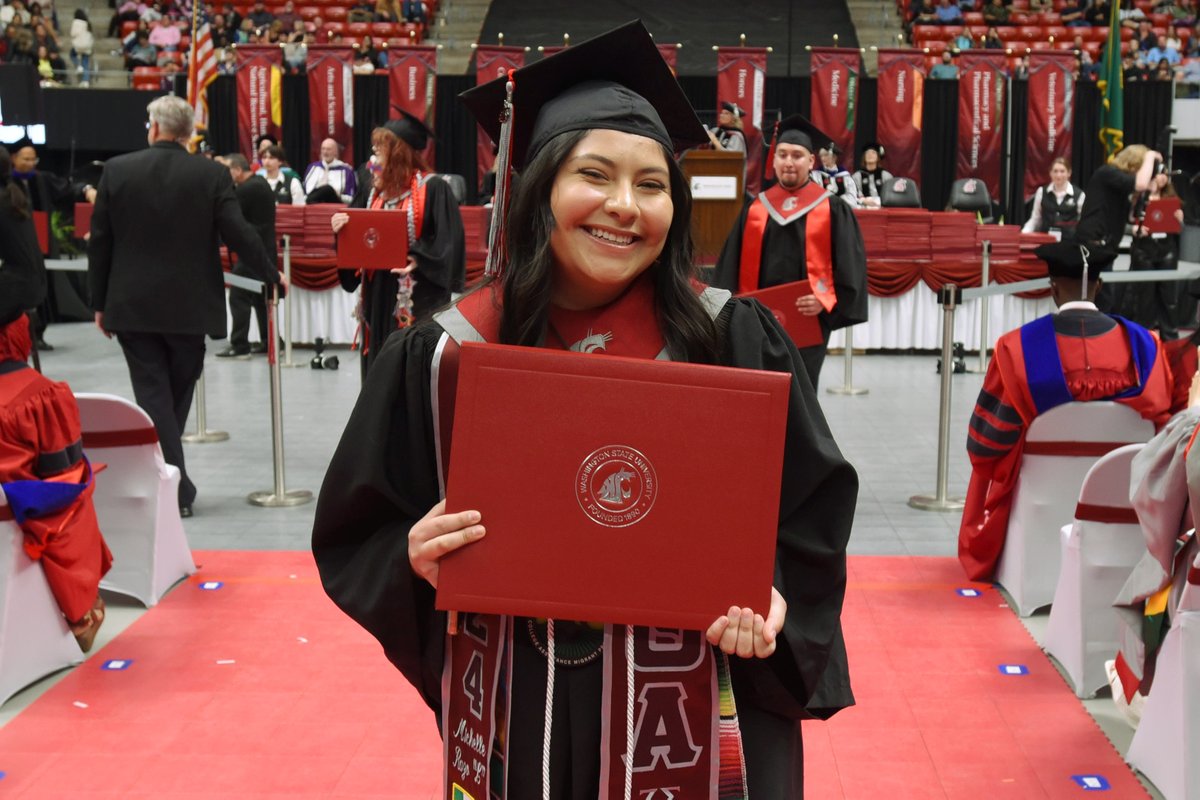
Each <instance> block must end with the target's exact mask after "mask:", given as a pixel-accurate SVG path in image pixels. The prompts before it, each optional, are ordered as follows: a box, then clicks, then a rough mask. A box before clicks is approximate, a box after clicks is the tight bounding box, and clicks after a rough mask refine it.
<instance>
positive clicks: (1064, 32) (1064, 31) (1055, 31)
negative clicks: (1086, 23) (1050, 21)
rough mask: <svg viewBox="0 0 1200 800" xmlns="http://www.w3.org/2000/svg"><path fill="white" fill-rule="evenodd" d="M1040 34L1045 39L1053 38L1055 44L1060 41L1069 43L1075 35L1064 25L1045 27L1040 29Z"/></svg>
mask: <svg viewBox="0 0 1200 800" xmlns="http://www.w3.org/2000/svg"><path fill="white" fill-rule="evenodd" d="M1042 34H1043V36H1044V37H1045V38H1046V39H1050V38H1053V39H1054V41H1056V42H1057V41H1059V40H1060V39H1066V40H1067V41H1068V42H1069V41H1072V40H1073V39H1074V38H1075V34H1074V33H1073V32H1072V31H1071V29H1070V28H1068V27H1067V26H1066V25H1046V26H1044V27H1043V28H1042Z"/></svg>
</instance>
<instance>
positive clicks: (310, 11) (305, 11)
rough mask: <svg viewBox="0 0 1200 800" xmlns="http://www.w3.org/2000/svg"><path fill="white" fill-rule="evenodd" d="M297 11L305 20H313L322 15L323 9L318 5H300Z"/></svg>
mask: <svg viewBox="0 0 1200 800" xmlns="http://www.w3.org/2000/svg"><path fill="white" fill-rule="evenodd" d="M296 13H298V14H299V15H300V19H302V20H304V21H305V22H312V21H313V20H314V19H316V18H317V17H319V16H321V9H319V8H317V7H316V6H300V8H298V9H296Z"/></svg>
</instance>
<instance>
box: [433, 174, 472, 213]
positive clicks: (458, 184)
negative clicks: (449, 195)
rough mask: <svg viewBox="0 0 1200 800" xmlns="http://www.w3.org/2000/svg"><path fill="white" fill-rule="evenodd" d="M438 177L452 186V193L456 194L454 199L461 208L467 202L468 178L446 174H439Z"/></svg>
mask: <svg viewBox="0 0 1200 800" xmlns="http://www.w3.org/2000/svg"><path fill="white" fill-rule="evenodd" d="M438 177H439V178H441V179H442V180H444V181H445V182H446V183H448V184H450V191H451V192H453V193H454V199H455V201H456V202H457V203H458V204H459V205H460V206H461V205H462V204H463V203H465V202H466V201H467V179H466V178H464V177H463V176H462V175H451V174H449V173H444V172H439V173H438Z"/></svg>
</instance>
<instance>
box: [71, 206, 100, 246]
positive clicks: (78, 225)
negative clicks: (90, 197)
mask: <svg viewBox="0 0 1200 800" xmlns="http://www.w3.org/2000/svg"><path fill="white" fill-rule="evenodd" d="M95 208H96V206H95V204H94V203H76V204H75V234H74V235H75V238H76V239H86V238H87V235H88V234H89V233H91V232H92V211H93V210H94V209H95Z"/></svg>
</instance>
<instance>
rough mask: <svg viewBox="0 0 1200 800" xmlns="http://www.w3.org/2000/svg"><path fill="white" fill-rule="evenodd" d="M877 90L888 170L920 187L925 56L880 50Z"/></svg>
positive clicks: (878, 124) (880, 133)
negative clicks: (909, 179)
mask: <svg viewBox="0 0 1200 800" xmlns="http://www.w3.org/2000/svg"><path fill="white" fill-rule="evenodd" d="M876 90H877V96H876V100H875V102H876V105H877V107H878V111H877V115H876V125H875V129H876V139H878V141H879V143H880V144H881V145H883V148H884V153H885V154H886V158H887V161H886V162H885V164H884V168H885V169H886V170H887V171H888V172H890V173H892V174H893V175H895V176H896V177H898V178H899V177H904V178H912V179H913V180H915V181H917V182H918V183H919V182H920V180H921V129H922V121H921V120H922V114H924V113H925V54H924V53H922V52H921V51H920V50H913V49H912V48H908V49H905V50H897V49H892V50H880V51H879V78H878V80H877V82H876Z"/></svg>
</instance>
